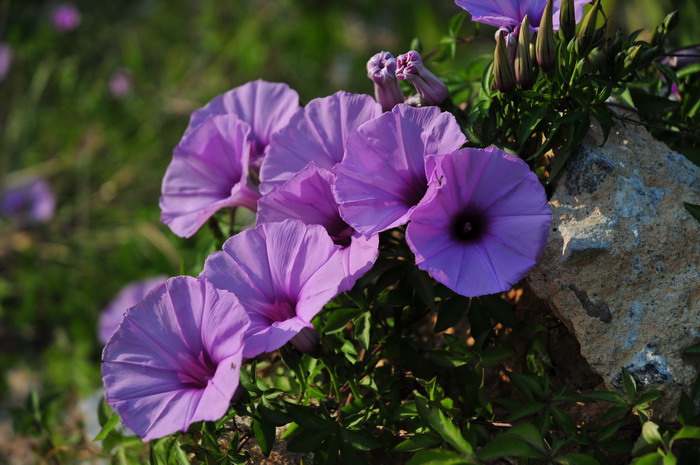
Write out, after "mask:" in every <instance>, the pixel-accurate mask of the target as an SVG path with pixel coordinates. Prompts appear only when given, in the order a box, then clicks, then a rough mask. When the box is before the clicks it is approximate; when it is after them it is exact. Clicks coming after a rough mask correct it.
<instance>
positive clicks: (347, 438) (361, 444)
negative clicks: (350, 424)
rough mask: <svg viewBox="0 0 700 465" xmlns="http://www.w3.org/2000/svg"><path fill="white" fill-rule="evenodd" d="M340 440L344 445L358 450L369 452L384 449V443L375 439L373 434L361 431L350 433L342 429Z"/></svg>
mask: <svg viewBox="0 0 700 465" xmlns="http://www.w3.org/2000/svg"><path fill="white" fill-rule="evenodd" d="M340 438H341V440H342V441H343V442H344V443H346V444H349V445H351V446H352V447H353V448H355V449H357V450H362V451H368V450H374V449H379V448H380V447H382V443H381V442H379V441H377V440H376V439H375V438H373V437H372V435H371V434H369V433H363V432H360V431H350V430H347V429H345V428H342V429H341V430H340Z"/></svg>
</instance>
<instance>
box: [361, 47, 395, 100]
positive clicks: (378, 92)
mask: <svg viewBox="0 0 700 465" xmlns="http://www.w3.org/2000/svg"><path fill="white" fill-rule="evenodd" d="M367 77H368V78H370V79H371V80H372V82H374V98H375V99H376V100H377V103H379V104H380V105H381V106H382V110H384V111H391V109H392V108H394V105H397V104H399V103H403V91H402V90H401V86H400V85H399V81H398V80H397V79H396V58H394V55H392V54H391V53H389V52H379V53H377V54H376V55H374V56H373V57H372V58H370V59H369V61H368V62H367Z"/></svg>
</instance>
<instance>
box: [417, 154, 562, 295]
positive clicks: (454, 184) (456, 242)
mask: <svg viewBox="0 0 700 465" xmlns="http://www.w3.org/2000/svg"><path fill="white" fill-rule="evenodd" d="M435 162H436V169H435V176H434V178H433V181H432V182H433V183H434V184H436V193H435V195H434V197H433V198H432V199H430V200H429V201H427V202H425V203H423V204H421V205H419V206H418V207H416V209H415V210H414V211H413V214H412V215H411V222H410V223H409V225H408V227H407V228H406V241H407V242H408V245H409V246H410V247H411V250H413V252H414V253H415V255H416V264H417V265H418V267H419V268H421V269H423V270H426V271H427V272H428V273H429V274H430V275H431V276H432V277H433V278H435V279H436V280H438V281H440V282H441V283H443V284H444V285H445V286H447V287H449V288H450V289H452V290H453V291H455V292H457V293H458V294H461V295H464V296H467V297H475V296H480V295H485V294H493V293H496V292H503V291H507V290H508V289H510V288H511V286H513V284H515V283H517V282H518V281H519V280H520V279H522V278H523V277H524V276H525V275H526V274H527V272H528V271H530V269H531V268H532V267H533V266H534V265H535V260H536V259H537V257H538V256H539V254H540V253H541V252H542V251H543V250H544V247H545V245H546V243H547V235H548V233H549V227H550V224H551V222H552V214H551V212H550V209H549V204H548V203H547V196H546V195H545V192H544V189H543V187H542V185H541V184H540V182H539V181H538V180H537V176H535V174H534V173H533V172H532V171H530V168H529V167H528V166H527V164H526V163H525V162H524V161H522V160H520V159H519V158H517V157H515V156H513V155H509V154H507V153H505V152H503V151H502V150H500V149H497V148H493V147H492V148H488V149H486V150H481V149H463V150H459V151H457V152H454V153H452V154H449V155H443V156H437V157H435Z"/></svg>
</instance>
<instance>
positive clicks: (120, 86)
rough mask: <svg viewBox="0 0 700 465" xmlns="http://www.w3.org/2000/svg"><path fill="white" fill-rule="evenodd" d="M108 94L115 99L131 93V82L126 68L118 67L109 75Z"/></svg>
mask: <svg viewBox="0 0 700 465" xmlns="http://www.w3.org/2000/svg"><path fill="white" fill-rule="evenodd" d="M108 86H109V94H110V95H111V96H112V97H114V98H117V99H121V98H124V97H126V96H127V95H129V94H130V93H131V89H132V87H133V82H132V79H131V73H130V72H129V70H128V69H125V68H120V69H118V70H116V71H115V72H114V73H113V74H112V75H111V76H110V77H109V83H108Z"/></svg>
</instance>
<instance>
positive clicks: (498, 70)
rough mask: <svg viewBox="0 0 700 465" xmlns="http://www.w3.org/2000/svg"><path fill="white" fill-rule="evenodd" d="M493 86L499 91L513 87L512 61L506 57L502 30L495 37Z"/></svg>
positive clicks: (509, 89) (508, 90) (506, 90)
mask: <svg viewBox="0 0 700 465" xmlns="http://www.w3.org/2000/svg"><path fill="white" fill-rule="evenodd" d="M493 86H494V87H495V88H496V90H498V91H500V92H511V91H512V90H513V89H514V88H515V76H514V72H513V63H512V62H511V61H510V59H509V58H508V50H507V49H506V41H505V34H504V33H503V32H502V33H500V34H498V37H497V38H496V50H495V52H494V55H493Z"/></svg>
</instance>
